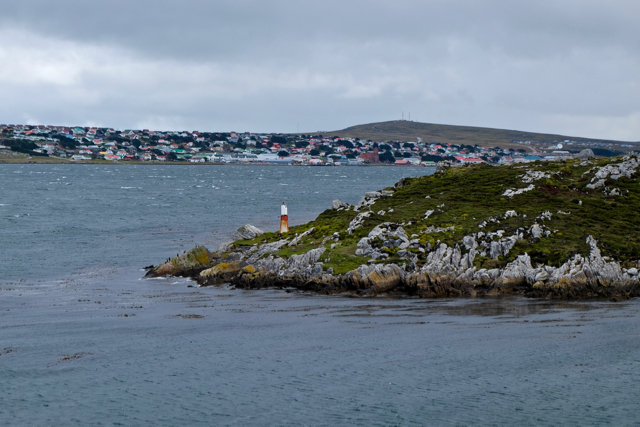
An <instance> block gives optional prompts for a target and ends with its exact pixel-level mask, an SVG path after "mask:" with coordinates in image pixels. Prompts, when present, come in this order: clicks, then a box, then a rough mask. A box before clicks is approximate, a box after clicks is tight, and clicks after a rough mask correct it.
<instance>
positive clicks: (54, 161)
mask: <svg viewBox="0 0 640 427" xmlns="http://www.w3.org/2000/svg"><path fill="white" fill-rule="evenodd" d="M36 164H37V165H148V166H158V165H166V166H296V167H298V166H304V167H313V168H318V167H323V168H324V167H347V168H352V167H401V168H407V167H409V168H424V167H435V165H433V166H420V165H393V164H384V163H376V164H369V165H338V166H328V165H322V166H317V165H294V164H291V163H250V162H244V163H243V162H238V163H222V162H198V163H190V162H158V161H153V160H149V161H145V162H141V161H135V160H126V161H123V162H113V161H109V160H103V161H100V160H98V161H95V160H94V161H72V160H64V159H52V160H49V161H46V160H45V161H34V160H32V159H29V160H16V161H12V160H8V161H7V160H0V165H36Z"/></svg>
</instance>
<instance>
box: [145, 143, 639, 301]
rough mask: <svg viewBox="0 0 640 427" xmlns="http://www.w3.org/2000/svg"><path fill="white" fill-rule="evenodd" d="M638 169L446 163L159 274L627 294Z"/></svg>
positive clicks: (349, 287)
mask: <svg viewBox="0 0 640 427" xmlns="http://www.w3.org/2000/svg"><path fill="white" fill-rule="evenodd" d="M639 168H640V160H639V159H638V158H637V157H634V156H626V157H624V158H616V159H613V160H611V159H608V160H599V161H595V160H592V161H580V160H578V161H567V162H562V163H560V162H558V163H534V164H527V165H520V166H511V167H490V166H473V167H464V168H450V169H444V170H441V171H440V173H438V174H436V175H434V176H429V177H422V178H411V179H403V180H401V181H400V182H398V183H397V184H396V185H395V186H394V188H387V189H384V190H382V191H378V192H369V193H366V194H365V196H364V197H363V199H362V200H361V201H360V203H358V204H357V205H355V206H351V205H348V204H345V203H341V202H339V201H335V202H334V204H333V208H332V209H329V210H327V211H325V212H323V213H322V214H321V215H320V216H318V218H317V219H316V220H315V221H313V222H311V223H308V224H305V225H301V226H297V227H292V229H291V231H290V233H288V234H286V235H283V236H280V235H277V234H276V233H266V234H261V233H260V232H259V230H258V231H257V232H256V230H253V229H252V234H248V235H243V238H244V240H238V241H236V242H234V243H232V244H229V245H225V246H224V247H221V248H218V250H216V251H215V252H213V253H209V254H208V256H207V257H205V256H204V255H203V254H202V253H200V254H199V255H198V257H199V258H201V259H203V260H204V259H205V258H206V259H207V262H206V263H202V265H201V266H200V267H199V268H195V269H194V268H193V266H192V265H191V264H190V266H189V269H186V270H185V271H180V270H179V269H178V268H175V265H179V264H180V263H179V262H178V261H179V260H171V261H170V262H169V264H170V265H171V266H172V267H173V269H170V268H169V267H168V266H167V264H164V265H160V266H158V267H156V268H154V269H152V270H150V271H149V275H162V274H167V273H168V274H182V275H188V276H191V277H194V278H195V279H196V280H197V281H198V283H200V284H201V285H212V284H220V283H231V284H234V285H235V286H236V287H242V288H261V287H266V286H276V287H292V288H298V289H306V290H311V291H316V292H323V293H333V292H356V293H373V294H376V293H384V292H399V293H405V294H412V295H419V296H423V297H436V296H475V295H485V294H487V295H496V294H505V293H519V294H523V295H527V296H537V297H561V298H577V297H589V296H600V297H615V298H627V297H630V296H636V294H638V292H640V276H639V275H638V269H637V268H638V267H639V264H638V261H639V260H640V233H639V231H640V176H639V174H638V170H639ZM198 250H200V251H201V250H202V249H198ZM186 255H187V254H186ZM186 255H185V256H183V258H188V257H187V256H186ZM198 257H196V256H195V254H194V255H193V256H191V258H198Z"/></svg>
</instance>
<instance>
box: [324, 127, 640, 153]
mask: <svg viewBox="0 0 640 427" xmlns="http://www.w3.org/2000/svg"><path fill="white" fill-rule="evenodd" d="M323 135H328V136H342V137H350V138H360V139H367V140H368V139H371V140H374V141H416V140H417V138H420V139H421V140H422V142H436V143H440V144H442V143H449V144H466V145H475V144H478V145H480V146H483V147H487V146H488V147H495V146H499V147H501V148H523V146H524V147H527V148H530V149H531V148H534V149H535V148H541V147H544V148H547V146H549V145H550V144H554V143H557V142H563V141H566V140H569V141H572V142H573V143H575V144H571V145H575V149H576V150H578V149H583V148H594V147H602V148H607V147H608V148H609V149H613V150H616V151H622V152H628V151H630V150H631V149H637V148H638V147H640V142H626V141H610V140H600V139H591V138H579V137H573V136H566V135H555V134H545V133H535V132H523V131H516V130H506V129H493V128H482V127H473V126H454V125H440V124H432V123H420V122H411V121H406V120H395V121H389V122H379V123H369V124H364V125H357V126H351V127H348V128H346V129H342V130H338V131H333V132H329V133H324V134H323ZM513 140H518V141H533V142H539V143H540V144H513V143H512V141H513ZM626 145H630V146H629V147H627V146H626ZM532 151H534V150H532Z"/></svg>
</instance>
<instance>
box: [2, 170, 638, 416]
mask: <svg viewBox="0 0 640 427" xmlns="http://www.w3.org/2000/svg"><path fill="white" fill-rule="evenodd" d="M431 172H432V170H430V169H426V168H406V169H403V168H398V167H335V168H330V167H315V168H314V167H290V166H209V165H207V166H201V165H194V166H186V165H185V166H175V165H166V166H152V165H100V166H98V165H0V183H1V186H0V231H1V233H2V234H1V235H0V236H1V237H0V425H19V426H20V425H37V426H40V425H42V426H52V425H78V426H89V425H96V426H111V425H126V426H129V425H134V426H138V425H140V426H176V425H237V426H245V425H248V426H264V425H284V426H288V425H291V426H300V425H313V426H315V425H349V426H352V425H355V426H376V425H380V426H383V425H384V426H386V425H399V426H411V425H420V426H422V425H455V426H457V425H461V426H462V425H474V426H475V425H520V426H528V425H531V426H558V425H569V426H584V425H598V426H599V425H613V426H619V425H640V375H639V374H638V371H639V370H640V312H639V309H640V303H639V302H638V300H631V301H628V302H624V303H610V302H608V301H588V302H585V301H582V302H557V301H556V302H554V301H545V300H529V299H524V298H483V299H437V300H421V299H414V298H389V297H376V298H364V297H357V298H356V297H347V296H319V295H314V294H308V293H298V292H294V293H287V292H284V291H279V290H260V291H242V290H233V289H229V288H227V287H224V286H223V287H207V288H198V287H197V286H196V285H195V284H194V283H192V282H190V281H189V280H186V279H182V278H162V279H143V278H142V276H143V275H144V270H143V269H142V267H144V266H147V265H150V264H157V263H159V262H161V261H164V260H165V259H166V258H168V257H171V256H175V255H176V254H177V253H181V252H182V251H184V250H187V249H190V248H191V247H193V246H194V245H196V244H204V245H207V246H208V247H210V248H214V247H215V246H216V245H217V244H218V243H220V242H221V241H223V240H224V239H225V238H226V237H227V236H228V235H229V234H230V233H231V232H232V231H233V230H235V229H236V228H237V227H239V226H240V225H243V224H246V223H250V224H253V225H255V226H257V227H259V228H262V229H264V230H267V231H273V230H275V229H276V228H277V226H278V224H279V205H280V204H281V203H282V202H283V201H284V202H286V203H287V205H288V207H289V215H290V221H291V223H293V224H296V223H303V222H306V221H308V220H311V219H313V218H314V217H315V216H316V215H318V214H319V213H320V212H322V211H323V210H325V209H328V208H330V207H331V201H332V200H334V199H340V200H342V201H346V202H349V203H357V202H358V201H359V200H360V198H361V196H362V195H363V194H364V192H365V191H371V190H379V189H382V188H384V187H387V186H391V185H393V183H395V182H396V181H397V180H398V179H399V178H400V177H402V176H405V175H409V176H411V175H423V174H429V173H431Z"/></svg>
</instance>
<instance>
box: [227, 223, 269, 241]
mask: <svg viewBox="0 0 640 427" xmlns="http://www.w3.org/2000/svg"><path fill="white" fill-rule="evenodd" d="M262 234H264V231H262V230H260V229H259V228H258V227H254V226H253V225H251V224H245V225H243V226H242V227H240V228H238V229H237V230H236V232H235V233H233V234H232V235H231V240H234V241H235V240H251V239H255V238H256V237H258V236H260V235H262Z"/></svg>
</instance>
